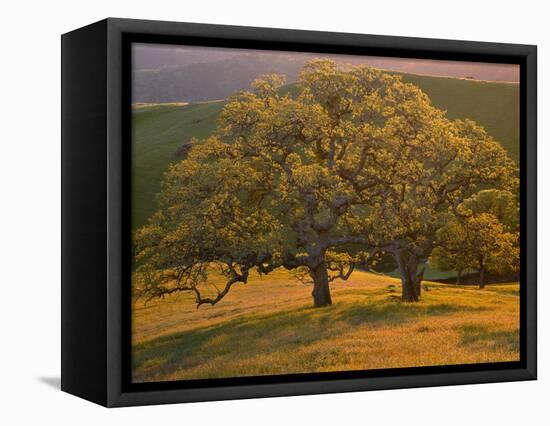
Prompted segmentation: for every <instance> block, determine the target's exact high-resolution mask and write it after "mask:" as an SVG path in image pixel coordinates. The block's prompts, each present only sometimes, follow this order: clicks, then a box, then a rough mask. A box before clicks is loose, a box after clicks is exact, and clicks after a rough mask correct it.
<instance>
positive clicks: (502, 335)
mask: <svg viewBox="0 0 550 426" xmlns="http://www.w3.org/2000/svg"><path fill="white" fill-rule="evenodd" d="M459 330H460V332H461V334H462V336H461V339H460V344H461V345H464V346H483V347H491V348H495V349H500V350H505V351H509V352H513V351H518V350H519V331H518V330H492V329H491V328H490V327H489V326H488V325H485V324H468V325H463V326H462V327H460V329H459Z"/></svg>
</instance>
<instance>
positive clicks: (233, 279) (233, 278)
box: [193, 263, 249, 309]
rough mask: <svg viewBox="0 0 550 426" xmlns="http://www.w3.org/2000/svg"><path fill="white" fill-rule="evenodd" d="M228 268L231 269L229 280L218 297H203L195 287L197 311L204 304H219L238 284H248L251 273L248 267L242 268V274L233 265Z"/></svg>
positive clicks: (229, 264)
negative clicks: (234, 285) (232, 287)
mask: <svg viewBox="0 0 550 426" xmlns="http://www.w3.org/2000/svg"><path fill="white" fill-rule="evenodd" d="M228 268H229V279H228V280H227V282H226V283H225V287H224V289H223V290H222V291H218V294H217V295H216V297H202V296H201V293H200V291H199V289H198V288H197V286H194V287H193V291H194V292H195V300H196V302H197V309H199V308H200V307H201V305H204V304H210V305H212V306H214V305H215V304H216V303H218V302H219V301H220V300H222V299H223V298H224V297H225V295H226V294H227V293H228V292H229V290H230V289H231V286H233V284H235V283H238V282H242V283H246V282H247V280H248V273H249V270H248V267H246V266H243V267H241V272H240V273H238V272H237V270H236V269H235V267H234V266H233V265H232V264H231V263H228Z"/></svg>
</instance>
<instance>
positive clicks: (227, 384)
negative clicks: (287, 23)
mask: <svg viewBox="0 0 550 426" xmlns="http://www.w3.org/2000/svg"><path fill="white" fill-rule="evenodd" d="M62 120H63V122H62V168H63V169H62V198H63V200H62V389H63V390H65V391H67V392H69V393H72V394H75V395H78V396H81V397H83V398H86V399H89V400H91V401H94V402H97V403H100V404H103V405H106V406H126V405H140V404H158V403H170V402H189V401H204V400H215V399H233V398H251V397H266V396H281V395H300V394H312V393H328V392H346V391H362V390H373V389H390V388H403V387H418V386H438V385H451V384H466V383H485V382H500V381H513V380H531V379H535V378H536V47H535V46H526V45H515V44H497V43H481V42H465V41H450V40H432V39H416V38H401V37H386V36H370V35H358V34H339V33H323V32H310V31H295V30H279V29H266V28H245V27H231V26H218V25H202V24H187V23H173V22H155V21H140V20H127V19H107V20H104V21H101V22H98V23H95V24H92V25H90V26H87V27H84V28H81V29H78V30H75V31H73V32H70V33H68V34H65V35H64V36H63V37H62Z"/></svg>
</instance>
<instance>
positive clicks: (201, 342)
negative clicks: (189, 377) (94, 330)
mask: <svg viewBox="0 0 550 426" xmlns="http://www.w3.org/2000/svg"><path fill="white" fill-rule="evenodd" d="M464 310H476V308H467V307H464V306H461V305H453V304H449V303H439V304H424V303H419V304H409V303H403V302H401V301H396V300H393V299H391V300H377V301H369V302H367V303H362V304H346V303H340V304H339V303H337V304H335V305H332V306H329V307H325V308H313V307H300V308H296V309H289V310H286V311H279V312H274V313H269V314H256V315H248V316H243V317H240V318H235V319H232V320H230V321H227V322H224V323H222V324H217V325H214V326H209V327H204V328H200V329H194V330H188V331H185V332H179V333H173V334H170V335H168V336H162V337H159V338H156V339H154V340H151V341H148V342H144V343H141V344H138V345H136V346H135V347H134V348H133V367H134V371H135V372H136V373H138V374H137V376H138V377H148V376H149V375H150V374H154V375H160V376H165V375H169V374H171V373H173V372H174V370H176V369H181V368H184V369H186V370H187V369H192V368H194V367H197V366H200V365H201V364H204V363H205V362H208V361H210V360H213V359H215V358H217V357H225V356H228V355H230V358H233V359H247V358H252V357H255V356H258V354H269V353H274V352H277V351H281V350H284V351H295V352H297V351H299V350H300V349H301V348H303V347H304V346H307V345H309V344H314V343H316V342H319V341H322V340H330V339H333V338H337V337H339V336H341V335H342V333H343V332H347V331H349V330H350V329H351V330H353V328H355V327H362V326H365V325H368V326H369V327H380V326H388V325H398V324H401V323H405V322H407V321H410V320H414V319H415V318H417V317H418V316H438V315H447V314H451V313H453V312H457V311H464Z"/></svg>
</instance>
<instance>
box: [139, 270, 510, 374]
mask: <svg viewBox="0 0 550 426" xmlns="http://www.w3.org/2000/svg"><path fill="white" fill-rule="evenodd" d="M213 279H214V281H217V280H219V278H213ZM310 293H311V288H310V287H309V286H306V285H304V284H301V283H299V282H298V281H296V280H295V279H294V278H293V277H292V276H291V275H290V274H289V273H288V272H286V271H284V270H278V271H275V272H274V273H272V274H270V275H268V276H264V277H263V278H261V277H259V276H253V277H252V278H251V279H250V281H249V283H248V284H240V285H235V286H234V288H233V289H232V291H231V292H230V293H229V294H228V296H227V297H226V298H225V299H223V300H222V301H221V302H220V303H219V304H218V305H216V306H215V307H211V306H201V308H200V309H198V310H197V309H196V307H195V304H194V303H193V298H192V297H191V295H187V294H180V295H176V296H171V297H167V298H166V299H164V300H155V301H152V302H149V303H148V304H147V305H144V304H143V302H137V303H136V304H135V305H134V313H133V345H134V348H133V377H134V380H135V381H137V382H143V381H163V380H178V379H203V378H217V377H235V376H255V375H266V374H292V373H306V372H322V371H341V370H364V369H377V368H393V367H410V366H424V365H448V364H465V363H480V362H498V361H514V360H518V359H519V285H518V284H517V283H509V284H499V285H490V286H487V288H486V289H484V290H479V289H477V288H475V287H469V286H463V287H456V286H451V285H444V284H436V283H427V284H426V289H425V290H424V292H423V295H422V301H421V302H419V303H403V302H401V300H400V285H399V281H398V280H396V279H394V278H390V277H386V276H383V275H374V274H369V273H365V272H355V273H354V274H353V275H352V277H351V278H350V280H349V281H347V282H335V283H334V285H333V288H332V293H333V302H334V304H333V305H332V306H330V307H326V308H317V309H315V308H313V307H312V300H311V295H310Z"/></svg>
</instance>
